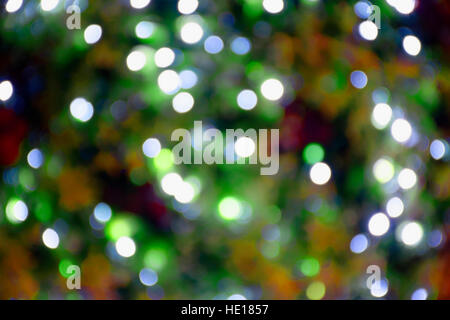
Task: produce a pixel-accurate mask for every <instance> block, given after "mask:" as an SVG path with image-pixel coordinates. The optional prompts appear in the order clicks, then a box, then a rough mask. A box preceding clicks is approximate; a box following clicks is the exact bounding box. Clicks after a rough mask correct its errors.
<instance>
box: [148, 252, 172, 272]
mask: <svg viewBox="0 0 450 320" xmlns="http://www.w3.org/2000/svg"><path fill="white" fill-rule="evenodd" d="M167 260H168V257H167V252H166V250H164V249H163V248H158V247H155V248H151V249H149V250H148V251H147V252H146V253H145V256H144V264H145V266H146V267H148V268H151V269H153V270H156V271H160V270H162V269H163V268H164V267H165V266H166V265H167Z"/></svg>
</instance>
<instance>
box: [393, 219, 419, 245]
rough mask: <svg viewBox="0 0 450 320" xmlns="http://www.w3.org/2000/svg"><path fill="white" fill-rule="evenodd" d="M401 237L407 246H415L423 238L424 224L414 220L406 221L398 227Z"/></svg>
mask: <svg viewBox="0 0 450 320" xmlns="http://www.w3.org/2000/svg"><path fill="white" fill-rule="evenodd" d="M398 232H399V238H400V240H401V241H402V242H403V243H404V244H405V245H407V246H410V247H414V246H417V245H418V244H419V242H420V241H421V240H422V238H423V228H422V226H421V225H420V224H419V223H417V222H415V221H413V222H411V221H405V222H403V223H402V224H401V225H400V226H399V227H398Z"/></svg>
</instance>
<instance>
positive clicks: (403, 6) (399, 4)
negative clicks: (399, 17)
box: [394, 0, 416, 14]
mask: <svg viewBox="0 0 450 320" xmlns="http://www.w3.org/2000/svg"><path fill="white" fill-rule="evenodd" d="M394 7H395V9H396V10H397V11H398V12H399V13H401V14H410V13H412V12H413V11H414V8H415V7H416V1H415V0H397V1H395V3H394Z"/></svg>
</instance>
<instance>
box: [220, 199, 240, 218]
mask: <svg viewBox="0 0 450 320" xmlns="http://www.w3.org/2000/svg"><path fill="white" fill-rule="evenodd" d="M219 214H220V216H221V217H222V218H223V219H225V220H235V219H238V218H239V217H240V216H241V214H242V206H241V203H240V202H239V201H238V200H237V199H235V198H234V197H226V198H224V199H222V200H221V201H220V202H219Z"/></svg>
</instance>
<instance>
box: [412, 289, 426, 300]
mask: <svg viewBox="0 0 450 320" xmlns="http://www.w3.org/2000/svg"><path fill="white" fill-rule="evenodd" d="M427 298H428V292H427V290H426V289H424V288H419V289H417V290H416V291H414V292H413V294H412V295H411V300H427Z"/></svg>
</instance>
